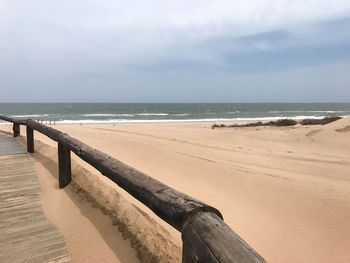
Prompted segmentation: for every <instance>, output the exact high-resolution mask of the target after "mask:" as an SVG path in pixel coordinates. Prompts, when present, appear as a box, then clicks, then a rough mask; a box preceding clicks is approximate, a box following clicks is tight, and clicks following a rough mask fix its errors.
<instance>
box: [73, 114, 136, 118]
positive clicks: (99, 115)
mask: <svg viewBox="0 0 350 263" xmlns="http://www.w3.org/2000/svg"><path fill="white" fill-rule="evenodd" d="M80 116H84V117H132V116H135V114H126V113H125V114H124V113H121V114H117V113H116V114H114V113H88V114H82V115H80Z"/></svg>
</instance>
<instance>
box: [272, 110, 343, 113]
mask: <svg viewBox="0 0 350 263" xmlns="http://www.w3.org/2000/svg"><path fill="white" fill-rule="evenodd" d="M296 112H303V113H341V112H345V111H333V110H310V111H308V110H291V111H283V110H282V111H268V113H296Z"/></svg>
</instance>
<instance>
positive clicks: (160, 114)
mask: <svg viewBox="0 0 350 263" xmlns="http://www.w3.org/2000/svg"><path fill="white" fill-rule="evenodd" d="M136 115H138V116H167V115H169V113H151V112H150V113H138V114H136Z"/></svg>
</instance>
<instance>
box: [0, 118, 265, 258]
mask: <svg viewBox="0 0 350 263" xmlns="http://www.w3.org/2000/svg"><path fill="white" fill-rule="evenodd" d="M0 119H2V120H4V121H7V122H11V123H13V136H14V137H17V136H18V135H20V125H24V126H26V133H27V151H28V152H30V153H33V152H34V130H35V131H38V132H40V133H42V134H44V135H46V136H48V137H49V138H51V139H52V140H54V141H56V142H57V143H58V169H59V187H60V188H63V187H65V186H66V185H68V184H69V183H70V181H71V157H70V152H71V151H73V152H74V153H75V154H76V155H77V156H79V157H80V158H81V159H83V160H84V161H85V162H87V163H89V164H90V165H92V166H93V167H95V168H96V169H97V170H98V171H100V172H101V174H102V175H104V176H106V177H108V178H109V179H110V180H112V181H113V182H115V183H116V184H117V185H119V186H120V187H121V188H123V189H124V190H126V191H127V192H128V193H129V194H131V195H132V196H133V197H135V198H136V199H137V200H139V201H141V202H142V203H143V204H145V205H146V206H147V207H149V208H150V209H151V210H152V211H153V212H154V213H155V214H156V215H157V216H159V217H160V218H162V219H163V220H164V221H165V222H167V223H168V224H170V225H171V226H173V227H174V228H176V229H177V230H178V231H180V232H181V234H182V235H181V236H182V241H183V250H182V251H183V252H182V262H184V263H190V262H191V263H192V262H237V263H238V262H240V263H242V262H247V263H252V262H260V263H261V262H265V260H264V259H263V258H262V257H261V256H260V255H259V254H258V253H257V252H256V251H255V250H254V249H252V248H251V247H250V246H249V245H248V244H247V243H246V242H245V241H244V240H243V239H242V238H240V237H239V236H238V235H237V234H236V233H235V232H233V230H232V229H231V228H230V227H229V226H228V225H226V224H225V222H224V221H223V218H222V215H221V213H220V212H219V211H218V210H217V209H216V208H214V207H212V206H209V205H207V204H205V203H203V202H201V201H199V200H196V199H194V198H193V197H191V196H188V195H186V194H184V193H181V192H179V191H177V190H175V189H173V188H171V187H170V186H167V185H165V184H163V183H162V182H160V181H158V180H156V179H154V178H152V177H150V176H148V175H146V174H144V173H142V172H140V171H138V170H136V169H134V168H132V167H130V166H128V165H127V164H125V163H123V162H121V161H118V160H117V159H114V158H113V157H111V156H109V155H107V154H105V153H103V152H101V151H99V150H96V149H94V148H92V147H90V146H88V145H86V144H84V143H82V142H81V141H79V140H77V139H75V138H72V137H70V136H69V135H68V134H66V133H62V132H60V131H58V130H56V129H53V128H51V127H48V126H46V125H43V124H40V123H38V122H35V121H33V120H30V119H29V120H17V119H12V118H8V117H5V116H0Z"/></svg>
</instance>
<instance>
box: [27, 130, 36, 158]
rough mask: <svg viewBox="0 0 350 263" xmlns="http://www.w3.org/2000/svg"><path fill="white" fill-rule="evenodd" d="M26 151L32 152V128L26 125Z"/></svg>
mask: <svg viewBox="0 0 350 263" xmlns="http://www.w3.org/2000/svg"><path fill="white" fill-rule="evenodd" d="M27 152H29V153H33V152H34V130H33V128H30V127H29V126H27Z"/></svg>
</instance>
